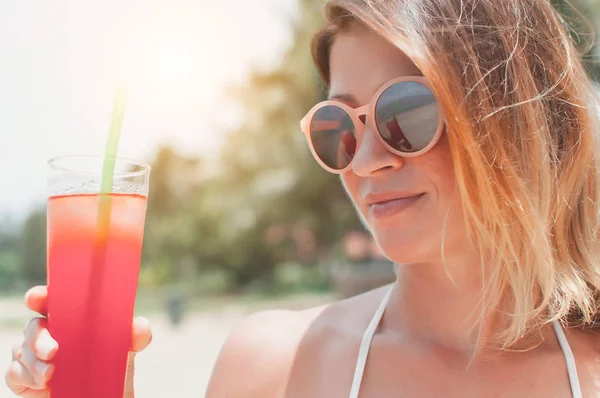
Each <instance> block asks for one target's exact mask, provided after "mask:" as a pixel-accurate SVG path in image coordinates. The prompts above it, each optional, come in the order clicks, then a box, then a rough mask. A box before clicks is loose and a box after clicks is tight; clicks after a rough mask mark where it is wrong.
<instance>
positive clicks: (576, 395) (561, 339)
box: [552, 321, 583, 398]
mask: <svg viewBox="0 0 600 398" xmlns="http://www.w3.org/2000/svg"><path fill="white" fill-rule="evenodd" d="M552 326H553V327H554V332H555V333H556V338H557V339H558V344H559V345H560V348H561V349H562V352H563V354H564V356H565V361H566V363H567V373H568V374H569V382H570V383H571V392H572V393H573V398H583V395H582V394H581V386H580V385H579V378H578V377H577V366H575V356H574V355H573V351H571V346H569V341H568V340H567V336H565V332H564V331H563V329H562V326H560V324H559V323H558V322H556V321H554V322H553V323H552Z"/></svg>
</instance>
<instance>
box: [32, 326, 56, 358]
mask: <svg viewBox="0 0 600 398" xmlns="http://www.w3.org/2000/svg"><path fill="white" fill-rule="evenodd" d="M57 348H58V345H57V343H56V341H54V339H53V338H52V337H51V336H50V333H48V331H47V330H43V331H42V332H41V333H40V337H39V339H38V341H37V350H38V354H39V355H40V358H41V359H50V355H52V353H53V352H54V351H55V350H56V349H57Z"/></svg>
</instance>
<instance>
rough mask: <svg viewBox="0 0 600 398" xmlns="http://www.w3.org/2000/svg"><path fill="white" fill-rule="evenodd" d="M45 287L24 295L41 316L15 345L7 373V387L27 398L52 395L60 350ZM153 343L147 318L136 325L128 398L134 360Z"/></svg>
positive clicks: (28, 326)
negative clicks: (50, 324) (52, 330)
mask: <svg viewBox="0 0 600 398" xmlns="http://www.w3.org/2000/svg"><path fill="white" fill-rule="evenodd" d="M47 297H48V290H47V289H46V286H36V287H34V288H31V289H30V290H29V291H28V292H27V293H26V294H25V303H26V305H27V308H29V309H30V310H32V311H35V312H37V313H39V314H40V315H41V317H37V318H34V319H32V320H31V321H30V322H29V324H28V325H27V327H26V328H25V330H24V335H25V339H24V341H23V343H22V344H20V345H18V346H15V347H14V348H13V352H12V363H11V364H10V367H9V368H8V371H7V372H6V384H7V385H8V387H9V388H10V389H11V391H12V392H14V393H15V394H17V395H18V396H20V397H24V398H47V397H49V396H50V392H49V390H48V381H49V380H50V379H51V378H52V374H53V372H54V365H53V364H52V359H53V358H54V356H55V355H56V352H57V351H58V350H59V349H60V348H59V347H58V343H57V342H56V341H55V340H54V339H53V338H52V336H50V333H49V332H48V329H47V319H46V313H47V310H46V299H47ZM151 340H152V330H151V328H150V323H149V322H148V320H146V319H145V318H136V319H135V320H134V322H133V338H132V348H131V352H130V354H129V363H128V364H127V378H126V380H127V381H126V387H125V397H126V398H132V397H133V373H134V364H133V360H134V357H135V354H136V353H137V352H140V351H142V350H144V349H145V348H146V347H147V346H148V344H150V341H151Z"/></svg>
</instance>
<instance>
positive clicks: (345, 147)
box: [310, 105, 356, 170]
mask: <svg viewBox="0 0 600 398" xmlns="http://www.w3.org/2000/svg"><path fill="white" fill-rule="evenodd" d="M310 139H311V141H312V145H313V147H314V150H315V152H316V155H317V156H318V158H319V159H320V160H321V161H322V162H323V163H324V164H325V165H327V166H328V167H330V168H331V169H333V170H342V169H344V168H345V167H346V166H348V165H349V164H350V162H351V161H352V158H353V157H354V152H356V128H355V126H354V123H353V122H352V119H351V118H350V116H349V115H348V114H347V113H346V111H344V110H343V109H342V108H340V107H338V106H334V105H326V106H324V107H322V108H320V109H319V110H317V111H316V112H315V115H314V116H313V118H312V120H311V123H310Z"/></svg>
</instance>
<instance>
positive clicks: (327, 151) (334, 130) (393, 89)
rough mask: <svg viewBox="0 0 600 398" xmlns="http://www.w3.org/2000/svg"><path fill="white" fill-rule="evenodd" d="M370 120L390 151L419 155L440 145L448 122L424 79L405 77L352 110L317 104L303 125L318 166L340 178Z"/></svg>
mask: <svg viewBox="0 0 600 398" xmlns="http://www.w3.org/2000/svg"><path fill="white" fill-rule="evenodd" d="M367 122H369V123H371V126H374V128H375V130H376V133H377V134H375V135H376V137H377V138H378V139H379V140H380V141H381V143H382V144H383V146H385V147H386V148H387V149H388V150H389V151H390V152H392V153H394V154H396V155H399V156H418V155H422V154H423V153H425V152H427V151H428V150H430V149H431V148H433V146H434V145H435V144H436V143H437V142H438V140H439V139H440V136H441V135H442V131H443V130H444V120H443V115H442V112H441V109H440V107H439V105H438V102H437V100H436V98H435V96H434V95H433V91H432V89H431V87H430V85H429V83H428V82H427V80H426V79H425V78H424V77H422V76H404V77H400V78H396V79H393V80H391V81H389V82H387V83H386V84H384V85H383V86H382V87H381V88H380V89H379V90H378V91H377V93H375V96H374V97H373V99H372V100H371V102H370V103H369V104H367V105H364V106H361V107H359V108H352V107H350V106H348V105H346V104H344V103H342V102H339V101H335V100H330V101H323V102H320V103H319V104H317V105H315V106H314V107H313V108H312V109H311V110H310V111H309V112H308V114H307V115H306V116H305V117H304V118H303V119H302V121H301V122H300V127H301V129H302V131H303V132H304V134H305V135H306V139H307V141H308V144H309V147H310V149H311V152H312V154H313V156H314V157H315V159H316V160H317V162H318V163H319V164H320V165H321V166H322V167H323V168H324V169H325V170H327V171H329V172H331V173H335V174H340V173H343V172H345V171H347V170H348V169H349V168H350V167H351V165H352V160H353V159H354V155H355V153H356V149H357V148H358V146H359V145H360V142H361V140H362V137H363V133H364V130H365V127H366V124H367Z"/></svg>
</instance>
